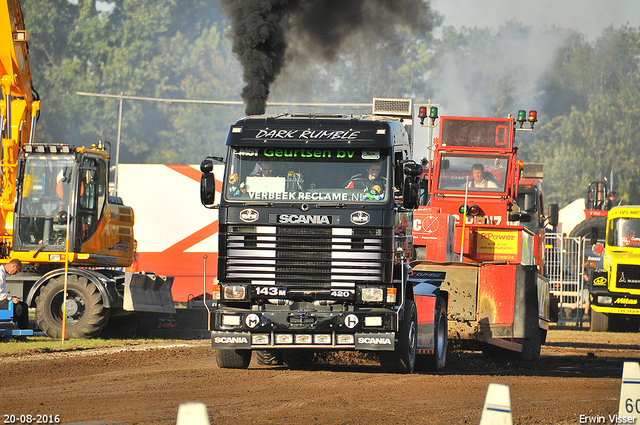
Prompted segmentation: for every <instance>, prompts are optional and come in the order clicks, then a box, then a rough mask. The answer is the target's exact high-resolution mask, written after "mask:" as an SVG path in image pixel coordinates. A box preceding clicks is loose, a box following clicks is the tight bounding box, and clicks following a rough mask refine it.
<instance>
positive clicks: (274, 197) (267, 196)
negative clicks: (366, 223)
mask: <svg viewBox="0 0 640 425" xmlns="http://www.w3.org/2000/svg"><path fill="white" fill-rule="evenodd" d="M246 194H247V195H249V199H252V200H260V201H313V202H358V201H380V200H382V199H384V195H381V194H377V195H374V194H372V193H345V192H333V193H318V192H246ZM240 195H243V193H242V192H239V191H238V192H237V194H236V193H235V192H233V193H232V196H240Z"/></svg>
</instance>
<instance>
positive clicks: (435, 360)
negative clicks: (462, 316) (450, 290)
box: [427, 298, 449, 371]
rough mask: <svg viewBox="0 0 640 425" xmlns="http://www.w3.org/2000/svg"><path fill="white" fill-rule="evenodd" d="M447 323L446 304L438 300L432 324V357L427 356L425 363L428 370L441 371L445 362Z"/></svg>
mask: <svg viewBox="0 0 640 425" xmlns="http://www.w3.org/2000/svg"><path fill="white" fill-rule="evenodd" d="M448 323H449V321H448V319H447V302H446V301H445V300H444V298H438V301H437V303H436V315H435V323H434V333H435V334H434V338H433V344H434V347H433V355H431V356H429V358H428V360H429V361H428V363H427V367H428V368H429V370H432V371H437V370H442V369H444V366H445V364H446V362H447V344H448V339H449V329H448V328H449V326H448Z"/></svg>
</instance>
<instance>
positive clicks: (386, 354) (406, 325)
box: [380, 299, 418, 373]
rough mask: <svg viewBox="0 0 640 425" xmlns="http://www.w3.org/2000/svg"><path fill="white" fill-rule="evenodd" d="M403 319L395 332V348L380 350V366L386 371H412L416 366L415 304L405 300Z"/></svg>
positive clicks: (416, 325)
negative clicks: (392, 349)
mask: <svg viewBox="0 0 640 425" xmlns="http://www.w3.org/2000/svg"><path fill="white" fill-rule="evenodd" d="M405 303H406V305H405V307H404V308H405V313H404V319H403V320H402V321H401V322H400V329H398V333H397V342H396V349H395V350H394V351H381V352H380V366H381V367H382V370H383V372H387V373H412V372H413V369H414V368H415V366H416V348H417V343H418V340H417V331H418V324H417V322H418V320H417V313H416V304H415V303H414V302H413V300H409V299H408V300H406V301H405Z"/></svg>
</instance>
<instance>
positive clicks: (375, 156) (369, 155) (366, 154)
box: [362, 150, 380, 160]
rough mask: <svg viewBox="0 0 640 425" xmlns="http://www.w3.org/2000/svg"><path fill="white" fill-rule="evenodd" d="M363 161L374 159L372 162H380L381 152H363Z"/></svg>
mask: <svg viewBox="0 0 640 425" xmlns="http://www.w3.org/2000/svg"><path fill="white" fill-rule="evenodd" d="M362 159H372V160H378V159H380V151H379V150H372V151H364V150H363V151H362Z"/></svg>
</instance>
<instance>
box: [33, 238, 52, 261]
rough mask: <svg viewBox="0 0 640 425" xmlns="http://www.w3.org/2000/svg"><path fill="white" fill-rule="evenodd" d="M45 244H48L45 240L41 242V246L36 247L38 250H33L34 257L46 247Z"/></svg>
mask: <svg viewBox="0 0 640 425" xmlns="http://www.w3.org/2000/svg"><path fill="white" fill-rule="evenodd" d="M47 245H49V244H48V243H46V242H43V243H42V246H41V247H40V248H38V250H37V251H36V252H35V254H33V258H36V257H37V256H38V254H40V253H41V252H42V250H43V249H45V248H46V247H47Z"/></svg>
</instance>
